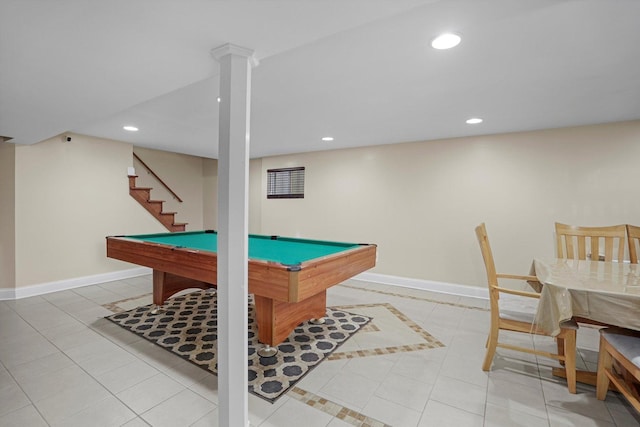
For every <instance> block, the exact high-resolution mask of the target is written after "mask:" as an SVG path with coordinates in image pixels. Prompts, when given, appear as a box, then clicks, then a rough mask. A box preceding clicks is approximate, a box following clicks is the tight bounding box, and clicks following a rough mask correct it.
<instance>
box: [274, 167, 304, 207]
mask: <svg viewBox="0 0 640 427" xmlns="http://www.w3.org/2000/svg"><path fill="white" fill-rule="evenodd" d="M302 198H304V167H296V168H283V169H268V170H267V199H302Z"/></svg>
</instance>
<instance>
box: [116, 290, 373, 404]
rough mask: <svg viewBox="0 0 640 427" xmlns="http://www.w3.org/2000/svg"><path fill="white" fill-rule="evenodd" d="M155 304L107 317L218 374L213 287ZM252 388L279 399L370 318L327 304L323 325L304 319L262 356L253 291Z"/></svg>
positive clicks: (258, 392)
mask: <svg viewBox="0 0 640 427" xmlns="http://www.w3.org/2000/svg"><path fill="white" fill-rule="evenodd" d="M152 309H153V305H146V306H143V307H138V308H135V309H133V310H129V311H124V312H121V313H116V314H113V315H110V316H107V317H106V318H107V319H108V320H110V321H112V322H114V323H116V324H117V325H120V326H122V327H123V328H126V329H128V330H130V331H131V332H134V333H136V334H138V335H140V336H141V337H143V338H145V339H147V340H149V341H151V342H154V343H155V344H157V345H159V346H161V347H163V348H165V349H167V350H169V351H171V352H173V353H175V354H176V355H178V356H180V357H182V358H184V359H186V360H188V361H190V362H192V363H194V364H196V365H198V366H200V367H202V368H204V369H207V370H209V371H211V372H212V373H214V374H216V375H217V372H218V370H217V363H218V362H217V351H216V349H217V340H218V334H217V325H218V319H217V304H216V294H215V291H214V290H206V291H205V290H203V291H198V292H193V293H190V294H186V295H182V296H177V297H174V298H171V299H169V300H168V301H167V303H166V304H165V305H164V306H163V309H164V311H163V312H162V313H160V314H155V315H154V314H151V310H152ZM248 311H249V320H248V323H249V331H248V339H249V341H248V346H249V352H248V377H249V392H250V393H252V394H255V395H256V396H259V397H261V398H263V399H265V400H267V401H269V402H275V400H276V399H278V398H279V397H280V396H282V395H283V394H284V393H286V392H287V390H289V389H290V388H291V387H293V386H294V385H295V384H296V383H297V382H298V381H299V380H301V379H302V378H303V377H304V376H305V375H306V374H307V373H309V372H310V371H311V369H313V368H314V367H315V366H317V365H318V364H319V363H320V362H322V361H323V360H324V359H325V358H327V356H329V355H330V354H331V353H333V352H334V351H335V350H336V349H337V348H338V347H339V346H340V345H341V344H342V343H344V342H345V341H346V340H347V339H349V337H351V336H352V335H353V334H355V333H356V332H358V331H359V330H360V329H361V328H362V327H363V326H365V325H366V324H368V323H369V322H370V321H371V318H370V317H366V316H362V315H358V314H352V313H349V312H346V311H342V310H335V309H331V308H328V309H327V316H326V318H325V322H324V324H319V325H318V324H313V323H310V322H304V323H302V324H301V325H299V326H298V327H296V328H295V330H294V331H293V332H292V333H291V334H290V335H289V337H288V338H287V339H286V340H285V341H284V342H283V343H281V344H279V345H278V350H279V351H278V353H277V354H276V355H275V356H272V357H261V356H259V355H258V353H257V350H258V349H260V348H261V347H263V345H262V344H260V343H259V342H258V328H257V324H256V322H255V307H254V303H253V296H252V295H250V296H249V307H248Z"/></svg>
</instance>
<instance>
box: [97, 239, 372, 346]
mask: <svg viewBox="0 0 640 427" xmlns="http://www.w3.org/2000/svg"><path fill="white" fill-rule="evenodd" d="M217 242H218V234H217V232H216V231H213V230H205V231H191V232H175V233H161V234H144V235H133V236H109V237H107V257H110V258H114V259H118V260H121V261H127V262H131V263H133V264H138V265H143V266H146V267H150V268H152V269H153V302H154V304H156V305H158V306H160V305H162V304H163V303H164V302H165V301H166V300H167V298H169V297H170V296H171V295H173V294H175V293H176V292H179V291H181V290H184V289H189V288H202V289H204V288H208V287H213V286H216V282H217V268H216V266H217V253H216V252H217ZM248 243H249V274H248V281H249V283H248V284H249V293H252V294H254V297H255V310H256V321H257V324H258V339H259V341H260V342H261V343H263V344H266V345H268V346H276V345H277V344H279V343H281V342H282V341H284V340H285V339H286V338H287V337H288V336H289V334H290V333H291V331H293V329H294V328H295V327H296V326H297V325H299V324H300V323H301V322H303V321H306V320H309V319H314V318H315V319H320V318H322V317H324V316H325V314H326V303H327V298H326V295H327V294H326V291H327V288H329V287H331V286H334V285H337V284H338V283H341V282H343V281H344V280H347V279H349V278H351V277H353V276H355V275H356V274H358V273H361V272H363V271H365V270H368V269H370V268H372V267H374V266H375V263H376V245H374V244H356V243H341V242H329V241H322V240H309V239H298V238H290V237H279V236H262V235H253V234H252V235H249V242H248Z"/></svg>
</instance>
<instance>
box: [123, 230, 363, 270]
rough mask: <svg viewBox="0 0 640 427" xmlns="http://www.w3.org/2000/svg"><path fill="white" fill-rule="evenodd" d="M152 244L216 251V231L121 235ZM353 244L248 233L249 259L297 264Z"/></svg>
mask: <svg viewBox="0 0 640 427" xmlns="http://www.w3.org/2000/svg"><path fill="white" fill-rule="evenodd" d="M124 237H127V238H130V239H136V240H142V241H145V242H151V243H161V244H165V245H169V246H175V247H179V248H188V249H196V250H203V251H209V252H217V250H218V233H216V232H215V231H188V232H177V233H160V234H141V235H135V236H124ZM358 246H359V245H358V244H355V243H342V242H330V241H324V240H311V239H298V238H291V237H277V238H275V237H272V236H262V235H257V234H250V235H249V258H250V259H256V260H263V261H273V262H279V263H281V264H285V265H296V264H300V263H302V262H305V261H309V260H312V259H316V258H320V257H324V256H327V255H332V254H335V253H338V252H342V251H345V250H348V249H353V248H357V247H358Z"/></svg>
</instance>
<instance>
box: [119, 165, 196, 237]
mask: <svg viewBox="0 0 640 427" xmlns="http://www.w3.org/2000/svg"><path fill="white" fill-rule="evenodd" d="M136 178H137V175H129V194H130V195H131V197H133V198H134V199H136V200H137V201H138V203H140V204H141V205H142V206H143V207H144V208H145V209H146V210H147V211H149V213H150V214H151V215H153V216H154V217H156V219H157V220H158V221H160V222H161V223H162V225H164V226H165V227H166V228H167V230H169V231H171V232H173V231H185V227H186V226H187V224H186V223H183V222H175V215H176V212H163V211H162V205H163V204H164V200H152V199H151V188H149V187H136Z"/></svg>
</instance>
